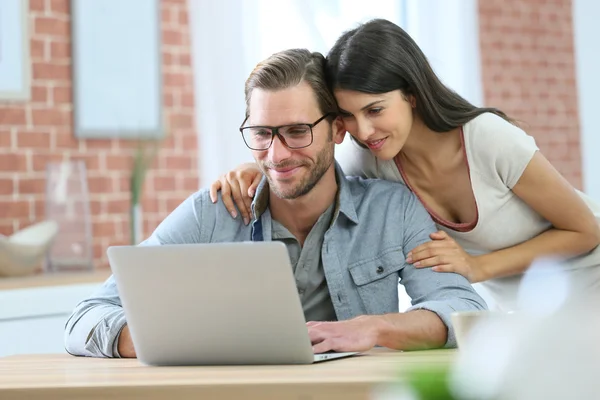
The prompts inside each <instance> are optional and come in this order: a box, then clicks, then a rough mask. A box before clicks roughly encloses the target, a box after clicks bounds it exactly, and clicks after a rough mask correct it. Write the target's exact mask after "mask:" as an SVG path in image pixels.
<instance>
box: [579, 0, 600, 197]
mask: <svg viewBox="0 0 600 400" xmlns="http://www.w3.org/2000/svg"><path fill="white" fill-rule="evenodd" d="M573 19H574V21H573V28H574V35H575V62H576V68H577V69H576V71H577V86H578V96H579V115H580V122H581V152H582V158H583V187H584V191H585V192H586V193H587V194H588V195H590V196H591V197H592V198H594V199H595V200H596V201H600V157H599V154H598V153H599V152H600V129H599V128H598V123H597V121H596V120H595V118H596V117H597V115H598V108H599V107H600V99H599V98H598V96H599V94H600V47H599V46H598V44H597V43H598V39H599V38H600V24H599V22H598V21H600V2H599V1H595V0H575V1H574V2H573Z"/></svg>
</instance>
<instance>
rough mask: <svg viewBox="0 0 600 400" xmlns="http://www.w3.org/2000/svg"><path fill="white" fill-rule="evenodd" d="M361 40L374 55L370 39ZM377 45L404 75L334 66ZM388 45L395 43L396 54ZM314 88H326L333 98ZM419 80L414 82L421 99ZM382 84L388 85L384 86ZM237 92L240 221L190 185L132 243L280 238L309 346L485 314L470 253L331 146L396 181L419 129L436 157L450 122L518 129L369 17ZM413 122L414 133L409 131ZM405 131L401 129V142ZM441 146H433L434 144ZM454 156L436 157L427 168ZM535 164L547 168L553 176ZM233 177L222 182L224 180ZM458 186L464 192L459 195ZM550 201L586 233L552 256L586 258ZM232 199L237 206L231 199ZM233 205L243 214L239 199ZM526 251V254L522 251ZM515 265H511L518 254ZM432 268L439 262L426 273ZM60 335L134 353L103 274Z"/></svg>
mask: <svg viewBox="0 0 600 400" xmlns="http://www.w3.org/2000/svg"><path fill="white" fill-rule="evenodd" d="M374 41H375V42H376V43H377V45H378V46H381V47H382V49H378V48H376V47H373V43H374ZM386 46H392V50H393V49H394V48H395V50H398V51H397V52H396V53H394V54H391V53H390V54H387V56H389V57H404V58H406V60H405V62H404V63H402V65H401V66H402V68H405V70H402V69H400V70H398V71H396V72H393V71H392V72H390V71H387V70H386V68H387V69H390V68H391V67H392V66H393V64H390V63H385V66H383V65H377V66H374V67H373V68H371V69H369V71H370V74H365V73H361V71H354V72H353V71H352V70H350V71H347V70H346V69H345V67H344V65H342V64H344V63H350V64H351V65H353V66H354V65H356V66H357V67H361V66H364V64H363V63H361V62H358V63H356V64H355V63H354V62H353V60H352V58H353V57H356V56H357V55H359V56H360V57H359V58H361V59H362V61H363V62H364V61H367V60H378V61H379V60H383V61H385V58H383V59H382V58H381V57H376V56H373V55H372V54H369V53H366V51H367V50H368V51H370V52H379V51H383V54H384V55H385V54H386V53H389V52H390V48H389V47H386ZM399 49H400V50H401V49H404V50H403V52H399ZM388 61H389V60H388ZM325 64H327V65H325ZM353 68H354V67H353ZM325 70H327V72H328V76H325ZM386 74H389V76H386ZM402 74H405V75H404V76H403V75H402ZM371 79H372V80H373V81H372V82H371V81H370V80H371ZM327 85H330V87H331V88H333V89H335V93H336V96H337V100H338V102H337V104H336V101H335V100H336V99H335V98H334V97H333V94H332V93H331V90H329V88H328V86H327ZM378 85H379V86H378ZM386 85H387V86H386ZM389 85H392V86H389ZM419 85H422V86H425V89H426V90H425V94H423V91H422V89H423V88H421V86H419ZM389 87H393V88H392V89H389V90H387V89H386V88H389ZM342 88H345V89H342ZM390 90H391V91H390ZM340 93H341V94H340ZM246 100H247V116H246V120H245V121H244V123H243V125H242V128H241V132H242V137H243V139H244V141H245V143H246V144H247V146H248V147H249V148H251V149H252V152H253V155H254V158H255V160H256V162H257V163H258V165H259V166H260V168H261V171H262V172H263V173H264V174H265V178H264V179H262V180H261V183H260V184H259V185H258V187H257V188H256V195H255V196H254V197H255V199H254V201H253V202H252V204H251V205H249V206H248V207H249V210H250V212H251V217H252V220H251V221H248V222H249V223H248V224H245V223H244V222H243V220H242V219H241V218H235V219H234V218H231V216H230V215H229V213H228V210H227V209H226V207H225V206H224V204H223V202H217V204H214V203H213V202H211V200H210V199H209V193H208V192H207V191H200V192H198V193H196V194H194V195H193V196H191V197H190V198H188V199H187V200H186V201H185V202H184V203H183V204H182V205H181V206H179V207H178V208H177V209H176V210H175V211H174V212H173V213H172V214H171V215H169V216H168V217H167V219H166V220H165V221H164V222H163V223H162V224H161V225H160V226H159V227H158V228H157V229H156V231H155V232H154V233H153V234H152V236H151V237H150V238H149V239H148V240H146V241H145V242H144V243H143V244H145V245H166V244H173V243H202V242H216V241H234V240H251V239H252V240H280V241H283V242H284V243H285V244H286V246H287V248H288V251H289V254H290V258H291V260H292V265H293V266H294V275H295V277H296V281H297V286H298V293H299V296H300V298H301V300H302V305H303V308H304V312H305V316H306V319H307V321H310V322H309V323H308V330H309V335H310V337H311V339H312V341H313V345H314V351H315V352H316V353H320V352H325V351H329V350H337V351H364V350H368V349H370V348H372V347H373V346H376V345H380V346H385V347H390V348H396V349H416V348H430V347H441V346H448V347H451V346H454V345H455V338H454V334H453V329H452V326H451V324H450V314H451V313H452V312H454V311H466V310H476V309H483V308H485V303H484V301H483V300H482V299H481V298H480V297H479V296H478V295H477V293H476V292H475V291H474V290H473V289H472V287H471V286H470V284H469V281H468V279H467V278H469V276H468V274H463V273H461V270H459V268H458V266H459V265H460V266H464V265H463V264H464V263H465V261H466V260H468V259H469V258H470V257H472V256H469V255H467V254H466V253H465V252H464V251H463V250H462V249H461V248H460V247H459V246H458V245H457V244H456V242H455V241H454V240H453V239H452V238H451V237H450V236H449V235H448V234H445V233H440V232H436V226H435V224H434V222H433V220H432V219H431V217H430V215H429V214H428V213H427V210H426V209H425V207H423V205H422V204H421V202H420V201H419V198H417V196H415V195H414V194H413V193H412V192H411V191H410V190H409V189H408V188H407V186H404V185H401V184H397V183H392V182H387V181H384V180H361V179H358V178H346V177H345V176H344V173H342V170H341V169H340V167H339V166H338V165H336V164H335V162H334V156H333V152H334V147H335V144H336V143H338V144H339V143H341V142H342V141H343V138H344V134H345V132H346V131H349V132H350V133H352V134H355V135H356V136H355V137H356V139H357V143H356V145H360V146H366V147H368V148H369V150H370V151H371V152H372V153H373V154H375V155H376V156H377V157H378V158H377V159H370V158H369V157H368V156H369V155H370V154H369V153H367V151H368V150H363V149H362V147H356V152H357V155H358V156H359V157H360V160H362V161H361V162H363V161H364V162H363V165H364V166H363V168H364V170H363V172H364V174H367V175H368V174H374V173H378V171H379V168H381V167H383V166H384V165H385V161H386V160H387V161H389V160H392V159H398V161H397V164H398V167H399V168H398V170H397V171H401V170H402V169H401V165H402V167H404V171H405V172H404V173H403V174H404V175H405V176H409V177H412V176H415V177H416V176H417V174H416V171H417V170H416V167H415V165H416V164H414V165H413V166H412V167H409V166H410V165H412V164H411V162H414V161H419V160H421V161H424V162H425V164H424V165H428V164H427V160H426V159H424V158H423V156H424V155H425V152H423V151H422V152H421V153H419V151H418V150H419V147H418V146H419V144H421V145H422V143H423V142H422V141H423V140H429V139H428V138H431V136H427V135H430V134H431V133H432V132H433V133H434V132H448V133H447V134H437V133H435V135H439V137H438V138H436V139H435V140H437V141H436V142H433V143H430V144H429V146H430V147H431V150H432V151H437V152H441V151H444V153H441V154H443V156H446V157H447V156H449V155H450V152H449V151H450V150H451V149H452V148H453V147H455V146H452V138H454V136H455V134H456V132H458V131H460V132H461V134H460V138H461V140H464V141H465V146H466V137H465V138H464V139H462V138H463V133H462V130H460V129H459V128H460V127H461V126H462V124H463V123H467V122H471V123H473V122H475V121H476V120H477V119H481V118H482V117H485V120H484V121H480V123H479V126H476V127H475V128H479V130H485V128H484V126H485V125H486V124H496V125H495V126H496V127H497V126H499V127H501V128H502V129H504V130H505V131H510V132H511V133H512V137H508V138H507V139H508V140H512V139H514V137H516V136H518V135H519V134H521V135H523V136H525V135H524V134H523V133H521V132H520V131H518V130H516V128H512V126H511V125H509V124H508V123H506V126H505V125H503V124H502V122H501V121H503V120H500V117H498V118H496V117H495V116H493V115H489V114H488V113H486V112H490V111H491V112H496V113H499V112H497V111H495V110H485V109H484V110H482V109H477V108H475V107H473V106H470V108H469V107H468V106H469V104H468V103H467V102H465V101H464V100H463V99H461V98H460V97H458V96H457V95H456V94H453V93H452V92H450V91H449V90H448V89H446V88H444V87H443V86H442V85H441V83H439V81H438V80H437V78H435V75H433V73H432V72H431V69H430V68H429V67H428V64H427V63H426V60H425V58H424V56H423V55H422V53H420V51H418V47H416V45H415V44H414V42H412V40H410V38H409V37H408V35H406V34H405V33H404V32H403V31H402V30H401V29H400V28H398V27H397V26H395V25H393V24H391V23H389V22H387V21H381V20H376V21H372V22H370V23H367V24H365V25H363V26H361V27H359V28H357V29H355V30H353V31H350V32H348V33H346V34H345V35H344V36H342V37H341V38H340V39H339V40H338V43H337V44H336V46H334V49H333V50H332V51H331V53H330V56H329V57H328V60H327V61H325V60H324V58H323V57H322V56H321V55H320V54H316V53H310V52H308V51H306V50H289V51H284V52H281V53H277V54H275V55H273V56H272V57H270V58H268V59H267V60H265V61H263V62H262V63H261V64H259V65H258V66H257V67H256V69H255V70H254V71H253V72H252V73H251V75H250V77H249V78H248V80H247V82H246ZM365 100H367V103H364V101H365ZM338 106H339V108H338ZM340 108H341V109H340ZM478 113H479V116H478V117H476V116H477V115H478ZM386 114H387V115H386ZM500 115H501V114H500ZM425 116H426V117H425ZM469 116H470V117H469ZM385 127H387V128H388V129H384V128H385ZM432 128H436V129H438V130H437V131H434V130H432ZM471 129H474V128H471ZM413 130H419V134H421V133H423V135H425V136H424V137H423V138H413V137H414V136H415V135H412V131H413ZM466 130H467V128H466V127H465V131H466ZM455 131H456V132H455ZM409 132H410V133H411V136H410V138H408V139H407V136H408V134H409ZM464 135H465V136H466V132H465V133H464ZM411 138H413V139H411ZM444 140H445V142H444ZM442 143H446V147H444V146H443V145H442ZM459 143H462V141H460V142H459ZM409 145H410V146H409ZM352 146H354V144H353V145H352ZM403 146H404V148H405V149H407V148H410V149H413V153H412V154H414V158H411V157H408V156H407V157H406V159H402V157H397V155H396V154H391V153H392V152H393V151H394V149H395V148H396V149H398V148H402V147H403ZM513 147H516V146H513ZM493 150H494V149H490V151H493ZM403 151H404V150H403ZM461 153H462V152H461ZM521 155H522V154H521ZM419 156H421V159H419ZM509 156H512V154H511V155H509ZM456 158H457V157H450V159H447V158H442V159H440V162H442V163H445V162H450V161H455V159H456ZM382 160H383V161H382ZM463 160H464V159H463ZM404 161H406V163H405V162H404ZM465 161H466V160H464V161H463V163H464V162H465ZM495 161H496V160H495ZM369 162H371V163H370V164H369ZM401 162H402V164H400V163H401ZM490 162H491V161H490ZM532 162H533V161H532ZM404 164H406V166H405V165H404ZM496 164H497V163H496ZM431 165H432V164H429V166H431ZM494 166H495V165H494ZM494 166H490V169H491V168H493V167H494ZM369 167H370V168H372V169H370V170H369ZM537 167H538V170H537V172H539V171H540V170H539V168H546V169H548V168H550V167H547V166H545V164H543V162H542V167H540V166H539V165H538V166H537ZM471 168H473V167H471ZM527 168H530V167H529V166H528V167H527ZM542 170H543V169H542ZM460 171H461V169H460V168H458V167H457V168H456V171H453V172H455V174H454V175H450V176H448V178H449V179H450V181H452V182H453V184H452V185H451V187H449V186H446V187H445V188H444V189H446V191H448V190H449V189H456V190H453V191H452V192H453V193H454V194H455V195H459V194H463V192H464V191H465V187H464V182H462V181H461V179H460V177H461V174H459V173H458V172H460ZM543 171H545V170H543ZM345 172H346V173H347V171H345ZM388 172H390V171H388ZM465 172H468V170H466V171H465ZM545 172H546V176H547V175H552V174H553V173H555V172H553V170H551V171H549V172H548V171H545ZM513 173H516V172H514V171H513ZM521 173H522V174H525V173H526V172H523V171H521ZM431 176H433V175H428V177H431ZM397 180H399V179H397ZM412 180H413V181H414V182H413V183H412V189H413V190H416V191H417V193H419V194H420V200H421V201H423V202H424V203H425V204H428V205H429V206H430V207H431V205H430V204H429V203H434V204H435V207H434V210H433V211H437V213H433V212H432V210H431V209H430V210H429V211H430V213H432V215H433V216H434V218H436V214H438V213H441V215H437V217H443V218H444V219H452V220H458V221H459V222H460V221H463V220H465V219H466V220H468V221H469V219H468V218H469V216H470V214H469V211H470V207H469V206H471V205H475V203H474V199H472V201H471V202H470V203H469V202H463V201H460V199H459V198H456V197H455V198H448V199H446V200H448V201H447V202H446V203H443V202H434V201H433V200H434V199H435V197H432V196H429V197H424V196H423V193H422V192H420V191H419V188H420V187H421V186H417V185H418V184H421V185H423V184H424V183H425V182H426V181H425V179H421V180H419V179H416V178H415V179H412ZM516 180H517V181H518V180H519V178H518V177H517V178H516ZM463 181H464V180H463ZM405 182H406V178H405ZM484 182H486V183H488V181H487V180H484ZM461 183H462V184H463V185H462V186H461ZM467 183H468V174H467ZM492 183H494V182H492ZM515 183H516V182H513V184H515ZM544 183H548V180H547V179H546V180H545V181H544ZM550 183H555V182H550ZM516 184H517V185H518V184H519V183H516ZM234 185H235V183H233V181H232V188H233V187H234ZM498 186H500V185H498ZM238 189H239V186H238ZM554 189H556V188H554ZM570 190H571V192H572V189H570ZM508 191H510V190H508ZM469 192H470V193H471V197H474V195H473V194H472V193H473V192H472V190H471V191H469ZM553 194H555V193H553ZM497 197H499V196H497ZM558 198H559V200H563V201H566V202H570V203H572V204H569V205H570V206H571V207H573V208H574V209H575V210H574V213H575V214H573V212H572V213H571V214H570V216H571V217H574V216H575V217H578V218H577V219H576V221H574V222H573V224H572V225H571V226H573V227H575V228H577V229H572V230H571V231H569V232H566V229H564V228H563V229H559V228H556V229H555V230H556V231H557V232H563V231H565V233H570V234H572V235H573V236H575V237H576V238H577V239H578V240H579V242H581V241H582V240H583V239H585V241H584V242H583V243H579V247H576V246H575V245H573V242H575V240H571V241H567V243H563V245H562V246H563V247H561V248H560V249H559V250H570V251H571V252H573V253H576V252H578V253H579V254H583V253H585V252H589V251H590V250H591V249H592V248H593V247H595V246H596V245H597V232H596V231H595V230H594V229H596V230H597V224H594V225H593V227H590V226H588V225H589V224H588V225H586V224H584V223H582V221H581V220H582V219H585V218H582V217H588V216H589V215H591V212H590V211H589V209H588V208H586V207H585V206H583V207H582V206H581V204H580V203H578V202H579V201H580V200H578V198H576V199H575V200H574V199H573V197H572V196H571V193H567V194H562V196H558ZM428 201H429V202H428ZM238 204H243V200H242V201H241V202H240V203H238ZM478 204H479V203H478ZM453 205H455V206H457V208H456V209H454V210H452V211H451V212H443V211H444V210H445V209H444V208H443V207H442V206H453ZM244 206H245V205H244ZM238 211H239V212H242V207H240V209H239V210H238ZM484 211H485V212H486V213H488V212H489V211H490V210H489V207H487V205H486V208H485V210H477V209H476V210H475V213H474V215H475V220H477V218H479V219H481V217H482V216H483V215H485V214H483V212H484ZM246 212H248V209H246ZM478 213H479V214H478ZM588 213H589V215H588ZM579 214H581V215H579ZM592 218H593V217H592ZM548 219H550V218H548ZM436 221H437V218H436ZM437 222H438V224H439V221H437ZM518 222H520V221H516V223H518ZM559 222H560V221H559ZM552 223H553V224H554V221H553V222H552ZM456 225H460V224H458V223H457V224H456ZM561 228H562V227H561ZM579 228H581V229H579ZM470 229H476V228H473V227H471V228H470ZM546 230H547V231H552V229H550V230H548V229H547V228H546ZM457 232H460V230H458V229H457ZM465 232H468V230H467V231H465ZM558 235H560V233H558ZM577 235H579V236H577ZM432 239H433V240H432ZM492 239H497V238H492ZM563 239H568V237H567V236H565V237H564V238H563ZM551 240H552V238H548V239H547V241H551ZM555 241H556V239H555ZM564 241H565V240H563V242H564ZM440 244H443V246H440ZM542 244H543V242H542ZM569 245H570V247H569ZM452 246H454V247H452ZM441 250H447V251H449V254H450V255H452V258H448V259H447V261H448V262H446V260H445V259H443V258H439V259H437V261H438V262H436V259H435V257H438V256H437V255H436V252H438V251H441ZM565 252H567V251H565ZM531 253H532V251H530V252H529V254H527V256H530V257H533V256H534V255H531ZM517 256H518V254H516V255H514V256H513V258H512V259H510V260H506V263H507V264H508V262H509V261H512V262H513V263H514V264H515V265H517V264H518V262H516V260H517V259H518V257H517ZM444 257H446V256H444ZM439 261H442V262H439ZM518 261H519V262H520V263H524V262H525V261H526V259H525V258H524V257H523V258H522V259H520V260H518ZM431 262H434V265H437V266H438V267H437V268H429V267H431V264H428V263H431ZM515 265H513V268H515ZM166 268H167V267H166ZM199 268H201V265H199ZM453 268H454V269H453ZM524 268H525V266H523V267H522V268H521V269H524ZM515 269H516V268H515ZM457 272H458V273H457ZM515 272H517V271H515ZM165 273H168V270H166V271H165ZM399 278H400V279H401V283H402V284H403V285H404V286H405V288H406V290H407V293H408V294H409V295H410V297H411V298H412V301H413V306H412V307H411V308H410V309H409V310H408V311H407V312H405V313H398V294H397V293H398V292H397V285H398V279H399ZM330 293H338V295H336V296H331V295H330ZM190 317H191V318H193V316H190ZM65 340H66V347H67V350H68V351H69V352H70V353H72V354H77V355H86V356H100V357H102V356H104V357H134V356H135V349H134V347H133V343H132V342H131V338H130V336H129V331H128V328H127V325H126V321H125V319H124V314H123V310H122V308H121V303H120V300H119V296H118V292H117V288H116V285H115V281H114V278H113V277H111V278H110V279H109V280H108V281H107V282H106V283H105V284H104V286H103V287H102V288H101V289H100V291H99V292H98V293H96V294H95V295H94V296H92V297H90V298H88V299H86V300H84V301H83V302H81V303H80V304H79V305H78V306H77V307H76V309H75V311H74V313H73V315H72V316H71V318H70V319H69V321H68V322H67V326H66V332H65Z"/></svg>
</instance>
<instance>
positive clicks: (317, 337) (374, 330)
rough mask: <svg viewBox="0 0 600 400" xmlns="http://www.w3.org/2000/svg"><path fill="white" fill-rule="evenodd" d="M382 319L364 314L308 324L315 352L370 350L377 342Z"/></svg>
mask: <svg viewBox="0 0 600 400" xmlns="http://www.w3.org/2000/svg"><path fill="white" fill-rule="evenodd" d="M380 323H381V320H379V319H378V318H376V317H374V316H369V315H362V316H360V317H356V318H353V319H350V320H347V321H339V322H319V321H311V322H308V323H307V324H306V326H307V327H308V335H309V337H310V341H311V343H312V345H313V352H314V353H315V354H317V353H325V352H327V351H331V350H333V351H338V352H343V351H368V350H371V349H372V348H373V347H375V345H376V344H377V340H378V339H379V325H380Z"/></svg>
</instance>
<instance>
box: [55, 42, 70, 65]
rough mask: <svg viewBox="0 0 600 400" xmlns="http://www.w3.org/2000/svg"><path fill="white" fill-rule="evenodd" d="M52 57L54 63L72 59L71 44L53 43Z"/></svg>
mask: <svg viewBox="0 0 600 400" xmlns="http://www.w3.org/2000/svg"><path fill="white" fill-rule="evenodd" d="M50 57H51V58H52V60H53V61H56V60H61V59H67V60H68V59H70V58H71V42H69V41H52V42H50Z"/></svg>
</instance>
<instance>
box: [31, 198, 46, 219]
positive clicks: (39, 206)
mask: <svg viewBox="0 0 600 400" xmlns="http://www.w3.org/2000/svg"><path fill="white" fill-rule="evenodd" d="M42 193H44V192H42ZM45 216H46V202H45V201H44V200H39V199H36V200H35V201H34V202H33V219H35V220H42V219H44V218H45Z"/></svg>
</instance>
